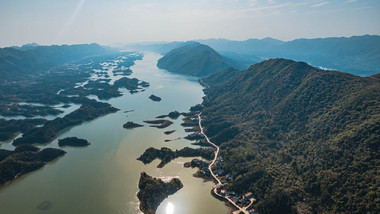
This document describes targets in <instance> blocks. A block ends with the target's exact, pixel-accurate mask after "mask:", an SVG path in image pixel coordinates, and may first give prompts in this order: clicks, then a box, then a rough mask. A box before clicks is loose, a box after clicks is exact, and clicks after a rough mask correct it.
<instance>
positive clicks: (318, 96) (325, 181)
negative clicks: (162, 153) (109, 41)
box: [201, 59, 380, 213]
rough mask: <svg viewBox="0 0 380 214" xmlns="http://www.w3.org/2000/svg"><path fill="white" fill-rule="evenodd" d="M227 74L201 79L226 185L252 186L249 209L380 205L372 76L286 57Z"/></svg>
mask: <svg viewBox="0 0 380 214" xmlns="http://www.w3.org/2000/svg"><path fill="white" fill-rule="evenodd" d="M231 72H233V73H234V75H231V76H229V77H228V78H224V79H223V78H222V77H224V76H225V73H226V71H222V72H221V73H220V74H218V73H216V74H214V75H212V76H210V77H209V78H207V79H203V80H202V81H203V82H204V83H206V84H208V85H210V86H211V87H210V88H208V89H206V95H207V96H206V97H205V98H204V102H203V106H204V108H203V110H202V112H203V113H202V115H203V116H204V122H203V123H204V125H205V127H206V129H205V131H206V134H207V135H208V136H209V137H210V139H211V141H212V142H214V143H216V144H218V145H220V148H221V153H220V155H221V156H222V157H223V158H224V160H225V163H224V164H223V166H222V169H223V171H224V172H228V173H230V174H231V176H232V178H233V179H232V181H231V182H230V183H229V185H228V188H229V189H230V190H235V191H238V192H242V193H244V192H248V191H252V192H253V194H254V195H255V197H256V199H257V200H258V203H257V204H256V205H255V208H256V210H257V211H258V213H295V212H298V213H324V212H328V213H330V212H331V213H379V212H380V207H379V203H378V201H376V199H375V198H376V197H377V196H376V195H377V194H378V190H379V188H380V184H379V182H378V181H379V179H380V175H379V174H378V166H379V164H380V156H379V154H380V147H379V145H380V143H379V142H380V74H376V75H373V76H371V77H358V76H354V75H351V74H347V73H341V72H338V71H326V70H321V69H318V68H315V67H312V66H310V65H308V64H306V63H303V62H295V61H292V60H286V59H271V60H266V61H263V62H261V63H258V64H255V65H253V66H251V67H250V68H249V69H247V70H245V71H238V72H236V71H228V73H231ZM202 81H201V82H202Z"/></svg>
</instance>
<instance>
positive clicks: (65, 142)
mask: <svg viewBox="0 0 380 214" xmlns="http://www.w3.org/2000/svg"><path fill="white" fill-rule="evenodd" d="M90 144H91V143H90V142H88V141H87V140H85V139H80V138H77V137H66V138H63V139H59V140H58V145H59V146H60V147H62V146H88V145H90Z"/></svg>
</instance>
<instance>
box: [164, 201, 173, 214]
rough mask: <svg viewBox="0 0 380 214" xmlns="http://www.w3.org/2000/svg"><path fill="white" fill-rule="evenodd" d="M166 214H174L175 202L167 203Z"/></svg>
mask: <svg viewBox="0 0 380 214" xmlns="http://www.w3.org/2000/svg"><path fill="white" fill-rule="evenodd" d="M166 214H174V204H173V203H170V202H169V203H168V205H166Z"/></svg>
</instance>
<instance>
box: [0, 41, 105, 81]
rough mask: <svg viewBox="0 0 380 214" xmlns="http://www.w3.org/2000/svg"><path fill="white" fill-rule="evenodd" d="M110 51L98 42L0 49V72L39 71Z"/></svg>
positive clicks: (3, 74)
mask: <svg viewBox="0 0 380 214" xmlns="http://www.w3.org/2000/svg"><path fill="white" fill-rule="evenodd" d="M107 52H111V50H110V49H108V48H104V47H102V46H100V45H98V44H83V45H61V46H58V45H52V46H38V45H37V44H31V45H24V46H22V47H10V48H1V49H0V74H1V75H2V76H3V77H4V76H5V75H8V76H9V75H11V76H12V75H18V74H22V73H24V72H26V73H31V72H41V69H42V70H43V69H48V68H50V67H52V66H56V65H59V64H63V63H67V62H71V61H77V60H80V59H82V58H84V57H88V56H94V55H98V54H104V53H107Z"/></svg>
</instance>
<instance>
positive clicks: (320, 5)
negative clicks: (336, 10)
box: [311, 1, 329, 7]
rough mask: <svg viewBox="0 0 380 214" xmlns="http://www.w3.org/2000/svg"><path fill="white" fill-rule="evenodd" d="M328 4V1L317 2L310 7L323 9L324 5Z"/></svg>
mask: <svg viewBox="0 0 380 214" xmlns="http://www.w3.org/2000/svg"><path fill="white" fill-rule="evenodd" d="M328 3H329V2H328V1H323V2H319V3H316V4H313V5H311V7H323V6H325V5H326V4H328Z"/></svg>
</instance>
